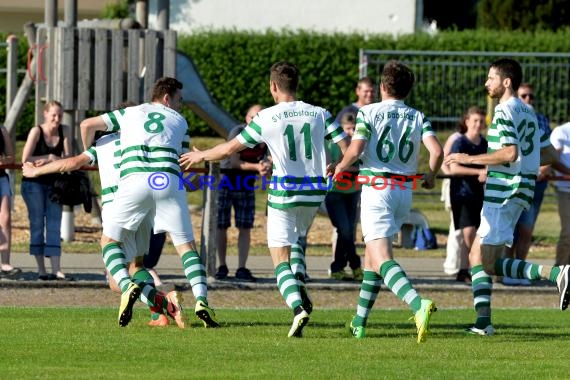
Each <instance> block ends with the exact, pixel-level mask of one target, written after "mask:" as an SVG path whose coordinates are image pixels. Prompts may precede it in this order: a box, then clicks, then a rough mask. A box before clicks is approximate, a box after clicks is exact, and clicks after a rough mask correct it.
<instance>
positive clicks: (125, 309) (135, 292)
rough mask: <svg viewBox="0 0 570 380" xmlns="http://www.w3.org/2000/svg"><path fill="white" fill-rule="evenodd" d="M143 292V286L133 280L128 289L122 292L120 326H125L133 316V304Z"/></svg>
mask: <svg viewBox="0 0 570 380" xmlns="http://www.w3.org/2000/svg"><path fill="white" fill-rule="evenodd" d="M140 294H141V288H139V287H138V285H137V284H135V283H134V282H131V283H130V284H129V286H128V288H127V290H126V291H125V292H124V293H123V294H121V305H120V306H119V326H121V327H125V326H126V325H128V324H129V322H130V321H131V318H132V317H133V305H134V304H135V302H136V301H137V299H138V298H139V296H140Z"/></svg>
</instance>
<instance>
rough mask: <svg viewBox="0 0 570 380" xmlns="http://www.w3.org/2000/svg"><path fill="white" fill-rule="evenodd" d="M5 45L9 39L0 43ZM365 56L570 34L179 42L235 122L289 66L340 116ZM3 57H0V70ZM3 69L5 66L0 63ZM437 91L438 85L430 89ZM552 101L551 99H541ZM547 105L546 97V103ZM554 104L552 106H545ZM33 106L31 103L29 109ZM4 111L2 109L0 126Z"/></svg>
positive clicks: (494, 47) (556, 47)
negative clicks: (280, 66)
mask: <svg viewBox="0 0 570 380" xmlns="http://www.w3.org/2000/svg"><path fill="white" fill-rule="evenodd" d="M0 38H4V39H5V36H2V35H0ZM20 39H21V41H22V47H21V52H20V60H21V64H22V68H24V67H25V63H26V49H27V46H25V45H26V44H25V42H24V41H25V38H24V37H23V36H21V37H20ZM360 48H365V49H398V50H454V51H505V52H506V51H519V52H532V51H536V52H570V30H569V29H565V30H561V31H558V32H557V33H552V32H537V33H522V32H494V31H473V30H467V31H461V32H453V31H451V32H439V33H438V34H436V35H435V36H430V35H427V34H424V33H419V34H413V35H403V36H399V37H393V36H391V35H367V36H364V35H359V34H333V35H325V34H319V33H309V32H292V31H287V30H284V31H280V32H275V31H269V32H266V33H247V32H235V31H226V32H215V33H214V32H202V33H198V34H193V35H179V36H178V49H179V50H181V51H183V52H184V53H186V54H187V55H189V56H190V57H191V58H192V59H193V60H194V62H195V64H196V67H197V68H198V71H199V73H200V75H201V76H202V78H203V80H204V83H205V84H206V86H207V87H208V90H209V91H210V92H211V94H212V96H213V98H214V99H216V101H217V102H218V103H219V104H220V105H221V106H222V107H223V108H224V109H226V110H227V111H228V112H229V113H230V114H231V115H233V116H234V117H235V118H236V119H237V120H242V119H243V116H244V114H245V111H246V109H247V108H248V106H249V105H251V104H253V103H262V104H264V105H272V104H273V99H272V98H271V95H270V94H269V89H268V82H269V67H270V66H271V64H273V63H274V62H276V61H278V60H289V61H291V62H294V63H295V64H297V65H298V66H299V68H300V70H301V84H300V91H299V94H298V95H299V98H301V99H303V100H305V101H307V102H309V103H314V104H318V105H321V106H323V107H325V108H327V109H329V110H330V111H331V112H332V113H333V114H336V113H337V112H338V111H340V109H341V108H342V107H344V106H345V105H347V104H349V103H350V102H353V101H354V100H355V96H354V87H355V83H356V81H357V80H358V51H359V49H360ZM5 54H6V52H5V51H4V49H0V62H5V61H6V58H5ZM0 65H1V66H2V67H4V66H5V64H4V63H0ZM4 84H5V78H0V104H5V87H4ZM424 85H427V86H430V85H432V86H437V83H431V84H430V83H426V84H424ZM544 95H548V94H544ZM543 98H544V96H543ZM543 100H544V101H550V100H551V101H554V99H550V100H549V99H543ZM30 103H31V101H30ZM4 114H5V110H4V108H2V109H0V120H2V119H3V118H4V116H5V115H4ZM185 115H186V116H187V117H188V120H189V123H190V125H191V127H192V134H193V135H195V136H213V135H215V133H214V132H213V131H212V130H211V129H210V128H209V127H208V126H207V125H206V124H205V123H204V122H202V121H201V120H199V119H198V118H197V117H196V116H195V115H194V114H192V113H191V112H190V111H186V112H185ZM32 123H33V108H32V107H31V104H30V107H29V110H28V109H27V110H26V112H25V113H24V115H23V117H22V119H21V120H20V121H19V123H18V129H17V133H18V135H19V136H25V134H26V132H27V131H28V130H29V128H30V127H31V125H32Z"/></svg>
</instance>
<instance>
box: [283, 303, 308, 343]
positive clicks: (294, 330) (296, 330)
mask: <svg viewBox="0 0 570 380" xmlns="http://www.w3.org/2000/svg"><path fill="white" fill-rule="evenodd" d="M307 323H309V314H308V313H307V312H306V311H305V309H303V308H302V307H301V311H300V312H299V313H297V314H296V315H295V317H294V318H293V324H292V325H291V329H290V330H289V334H287V337H288V338H291V337H295V338H300V337H301V336H303V327H305V326H306V325H307Z"/></svg>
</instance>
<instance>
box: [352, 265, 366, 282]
mask: <svg viewBox="0 0 570 380" xmlns="http://www.w3.org/2000/svg"><path fill="white" fill-rule="evenodd" d="M352 279H353V280H354V281H362V280H363V279H364V272H363V271H362V268H356V269H353V270H352Z"/></svg>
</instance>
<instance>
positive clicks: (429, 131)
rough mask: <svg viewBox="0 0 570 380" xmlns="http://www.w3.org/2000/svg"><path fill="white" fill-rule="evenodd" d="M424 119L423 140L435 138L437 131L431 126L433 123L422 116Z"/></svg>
mask: <svg viewBox="0 0 570 380" xmlns="http://www.w3.org/2000/svg"><path fill="white" fill-rule="evenodd" d="M420 115H421V117H422V119H423V123H422V139H423V138H425V137H428V136H435V131H434V130H433V127H432V126H431V121H430V120H429V119H428V118H427V117H425V116H424V115H423V114H420Z"/></svg>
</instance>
